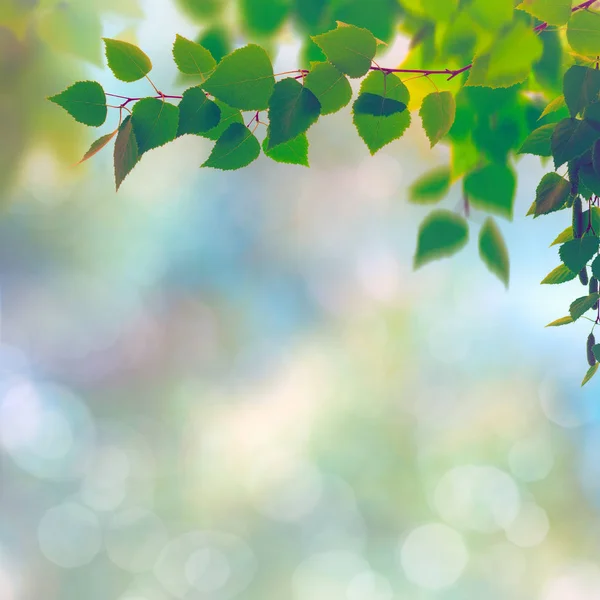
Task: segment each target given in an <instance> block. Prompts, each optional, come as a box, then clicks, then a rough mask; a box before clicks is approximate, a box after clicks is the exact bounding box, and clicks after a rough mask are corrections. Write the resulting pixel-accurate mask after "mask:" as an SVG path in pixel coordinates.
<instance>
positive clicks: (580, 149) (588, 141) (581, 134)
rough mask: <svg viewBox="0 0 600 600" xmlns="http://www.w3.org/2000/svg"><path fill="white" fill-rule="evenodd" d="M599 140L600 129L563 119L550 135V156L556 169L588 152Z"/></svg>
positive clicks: (579, 121)
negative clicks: (552, 157)
mask: <svg viewBox="0 0 600 600" xmlns="http://www.w3.org/2000/svg"><path fill="white" fill-rule="evenodd" d="M598 138H600V128H598V129H596V128H594V127H592V126H591V125H590V123H589V122H588V121H581V120H579V119H563V120H562V121H560V122H559V123H558V125H557V126H556V129H555V130H554V133H553V134H552V155H553V156H554V166H555V167H556V168H557V169H558V167H560V166H561V165H564V164H565V163H566V162H567V161H569V160H573V159H574V158H578V157H579V156H581V155H582V154H584V153H585V152H586V151H588V150H589V149H590V148H591V147H592V144H593V143H594V142H595V141H596V140H597V139H598Z"/></svg>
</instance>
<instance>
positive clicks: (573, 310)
mask: <svg viewBox="0 0 600 600" xmlns="http://www.w3.org/2000/svg"><path fill="white" fill-rule="evenodd" d="M599 298H600V294H589V296H582V297H581V298H577V300H575V301H574V302H573V303H572V304H571V306H570V307H569V313H570V315H571V318H572V319H573V321H577V319H579V318H580V317H582V316H583V315H584V314H585V313H586V312H587V311H588V310H590V309H591V308H592V307H593V306H594V304H596V302H597V301H598V299H599Z"/></svg>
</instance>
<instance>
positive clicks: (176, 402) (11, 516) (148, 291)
mask: <svg viewBox="0 0 600 600" xmlns="http://www.w3.org/2000/svg"><path fill="white" fill-rule="evenodd" d="M176 33H180V34H182V35H187V36H189V37H194V36H195V35H197V33H198V27H197V26H196V25H194V24H193V23H192V22H191V21H190V20H189V19H188V18H187V17H186V16H185V15H184V14H183V13H181V12H180V11H179V10H178V7H177V6H176V5H175V4H174V3H172V2H171V1H170V0H153V1H152V0H148V1H145V2H144V1H140V2H139V3H138V2H137V1H136V0H81V1H80V2H76V1H71V2H58V3H57V2H55V1H54V0H39V1H36V0H16V1H15V0H0V200H1V204H2V208H3V212H2V216H1V219H0V308H1V311H0V325H1V327H0V342H1V343H0V459H1V463H0V465H1V473H0V477H1V479H0V599H1V600H39V599H40V598H44V600H80V599H82V598H84V599H85V600H172V599H180V600H227V599H229V598H243V599H244V600H271V599H273V600H275V599H283V600H287V599H290V600H400V599H402V600H404V599H406V600H430V599H431V600H432V599H436V600H437V599H440V600H471V599H473V600H476V599H477V600H480V599H482V598H485V599H486V600H496V599H498V600H505V599H507V598H510V599H511V600H520V599H523V600H538V599H539V600H597V599H598V598H599V597H600V564H599V562H598V559H599V557H600V521H599V519H598V517H599V511H600V483H599V482H600V458H599V457H600V408H599V407H600V403H599V402H598V399H599V397H600V394H599V387H598V386H599V385H600V384H599V383H598V382H592V383H590V384H589V385H588V386H586V388H584V389H583V390H582V389H581V388H580V387H579V386H580V382H581V379H582V377H583V374H584V373H585V371H586V363H585V350H584V342H585V337H586V335H587V329H588V327H587V322H585V321H581V322H580V323H577V324H576V325H574V326H570V327H564V328H560V329H552V330H549V329H544V325H545V324H546V323H548V322H549V321H551V320H553V319H555V318H558V317H561V316H563V315H565V314H567V308H568V304H569V298H571V296H572V295H573V294H572V292H573V287H572V286H576V285H577V284H576V283H573V284H566V285H565V286H560V287H556V288H554V287H553V288H549V287H544V288H542V287H541V286H540V285H539V284H538V282H539V281H540V280H541V279H542V278H543V276H544V275H545V274H546V273H547V272H548V271H550V270H551V269H552V268H554V267H555V266H556V265H557V264H558V259H557V256H556V249H555V248H552V249H548V248H547V245H548V244H549V243H550V242H551V241H552V239H553V238H554V236H555V235H556V233H558V232H559V231H561V230H562V229H563V228H564V226H565V224H564V222H563V221H564V216H563V215H560V214H559V215H551V216H549V217H546V218H544V219H540V220H536V221H535V222H532V221H531V220H527V221H526V220H525V218H524V216H523V215H524V214H525V212H526V211H527V209H528V208H529V205H530V204H531V199H532V193H533V189H534V187H535V182H536V181H537V180H538V179H539V177H540V174H541V172H542V167H541V165H540V164H539V161H538V160H535V159H533V158H531V160H528V159H523V160H522V161H520V163H519V166H518V170H519V191H518V200H517V208H516V214H517V217H516V218H515V221H514V222H513V223H511V224H509V223H503V224H502V226H503V229H504V232H505V234H506V235H507V239H508V243H509V247H510V253H511V258H512V277H511V286H510V290H509V291H508V292H506V291H505V290H504V288H503V286H502V285H501V284H500V283H499V282H498V280H497V279H496V278H495V277H494V276H492V275H491V274H490V273H488V272H487V270H486V269H485V267H484V266H483V265H482V264H481V263H480V261H479V258H478V256H477V245H476V232H477V224H478V223H480V222H482V220H483V219H482V218H481V216H480V215H477V214H474V215H473V216H472V221H473V223H474V227H473V229H472V234H471V237H472V240H471V243H470V245H469V246H468V248H467V249H466V251H464V252H462V253H461V254H460V255H459V256H457V257H456V258H454V259H452V260H444V261H439V262H437V263H434V264H432V265H429V266H427V267H425V268H423V269H422V270H420V271H418V272H416V273H413V272H412V255H413V251H414V247H415V240H416V230H417V226H418V223H419V221H420V219H422V218H423V216H424V214H425V213H426V210H424V209H422V208H419V207H414V206H410V205H409V204H408V203H407V201H406V196H407V188H408V186H409V185H410V183H411V182H412V181H413V180H414V179H415V178H416V177H417V176H418V175H419V174H421V173H422V172H425V171H427V170H429V169H430V168H432V167H433V166H435V165H436V164H444V163H445V162H446V161H447V156H446V153H445V151H444V148H439V149H437V148H436V149H435V151H430V150H429V147H428V143H427V141H426V138H425V136H424V134H423V132H422V131H421V128H420V124H419V123H418V119H414V123H413V126H412V127H411V129H410V131H409V132H408V134H407V135H406V136H405V137H404V138H403V139H402V140H401V141H398V142H395V143H393V144H392V145H390V146H388V147H386V148H385V149H384V150H383V151H381V152H380V153H379V154H378V155H376V156H375V157H373V158H371V157H370V156H369V154H368V151H367V149H366V147H365V146H364V145H363V143H362V142H361V141H360V139H359V138H358V135H357V134H356V132H355V131H354V129H353V126H352V123H351V119H350V115H349V111H348V110H345V111H343V112H342V113H341V114H339V115H336V116H334V117H328V118H327V119H323V120H322V121H321V122H319V123H318V124H317V125H316V126H315V127H313V128H312V129H311V131H310V135H309V138H310V140H311V142H312V144H313V145H312V148H311V152H310V159H311V162H312V164H313V166H312V168H311V169H304V168H302V167H288V166H284V165H279V164H276V163H272V162H270V161H268V159H265V158H264V157H263V158H261V159H260V160H259V161H258V162H257V163H255V164H254V165H252V166H251V167H249V168H247V169H244V170H242V171H240V172H234V173H222V172H217V171H209V170H199V169H198V165H200V164H201V163H202V162H203V161H204V160H205V159H206V157H207V155H208V153H209V151H210V143H209V142H208V141H207V140H204V139H201V138H192V137H190V136H186V137H185V138H183V139H181V140H179V141H178V142H177V143H174V144H170V145H169V146H167V147H165V148H161V149H158V150H155V151H152V152H151V153H149V154H148V155H147V156H145V157H144V159H143V161H142V162H141V164H140V165H138V166H137V167H136V168H135V170H134V171H133V172H132V174H131V175H130V176H129V178H128V179H127V181H126V182H125V184H124V185H123V187H122V189H121V191H120V193H119V194H118V195H117V194H115V192H114V184H113V181H112V167H111V151H110V150H106V151H104V152H103V153H101V154H100V155H98V156H97V157H96V158H94V159H93V160H92V161H90V162H89V163H86V164H85V165H82V166H80V167H77V168H74V167H72V166H71V165H72V164H73V163H74V162H76V161H77V160H78V159H79V158H80V157H81V156H82V154H83V152H84V151H85V150H86V149H87V148H88V146H89V143H90V142H91V141H92V139H94V137H97V135H98V132H97V131H94V132H90V131H89V130H86V128H85V127H82V126H79V125H78V124H76V123H75V122H74V121H72V119H71V118H70V117H69V116H68V115H67V114H66V113H65V112H64V111H62V110H61V109H60V108H58V107H57V106H55V105H53V104H51V103H49V102H47V101H46V100H45V97H46V96H48V95H51V94H54V93H57V92H59V91H61V90H62V89H64V88H65V87H66V86H67V85H68V84H70V83H72V82H73V81H75V80H76V79H77V78H91V79H97V80H98V81H100V82H101V83H102V84H103V85H104V86H105V88H106V89H107V91H110V92H112V93H124V92H125V93H127V92H129V91H131V92H132V94H135V93H137V92H138V91H139V92H140V93H142V94H144V93H149V92H150V90H149V89H146V87H145V85H146V84H144V83H143V82H140V83H137V84H133V85H130V86H125V84H122V83H119V82H117V81H116V80H114V79H113V78H112V76H111V74H110V72H109V71H108V69H106V68H104V66H103V59H102V49H101V42H100V37H101V35H106V36H108V37H116V36H120V37H122V39H126V40H129V41H133V42H137V43H139V44H140V46H141V47H142V48H143V49H144V50H145V51H146V52H147V53H148V54H149V55H150V56H151V57H152V59H153V62H154V64H155V68H154V71H153V74H152V77H153V80H154V81H156V82H157V84H158V85H159V86H160V87H161V88H162V89H163V90H164V91H173V92H175V91H177V90H180V89H182V88H181V84H180V83H178V81H177V77H176V75H175V68H174V65H173V64H172V61H171V59H170V47H171V44H172V41H173V39H174V36H175V34H176ZM280 42H281V43H280V45H279V46H278V47H277V52H276V54H275V56H276V70H284V69H285V68H287V67H291V68H294V67H296V66H297V64H298V63H297V54H298V51H299V45H298V43H297V41H296V40H295V39H294V37H293V36H292V35H291V34H288V35H283V36H282V39H281V40H280ZM236 43H238V45H241V44H243V43H244V40H243V39H240V40H237V41H236ZM405 52H406V41H404V40H401V39H398V40H397V42H396V43H395V44H393V45H392V47H391V48H390V49H389V53H388V54H389V55H388V57H387V59H386V61H387V62H386V63H385V64H390V65H393V64H395V63H397V62H398V61H399V60H401V59H402V57H403V55H404V53H405ZM409 85H410V84H409ZM116 120H117V115H115V114H113V115H112V117H109V122H108V123H107V125H106V127H105V128H104V129H105V130H106V131H109V130H110V129H111V128H113V127H114V125H115V123H116ZM104 129H103V131H102V132H104ZM459 202H460V198H459V193H458V190H453V192H452V194H451V197H450V198H449V199H448V200H446V201H445V203H446V205H447V206H448V207H450V208H454V207H457V206H458V205H459ZM569 286H571V287H569ZM563 287H564V288H566V289H562V288H563Z"/></svg>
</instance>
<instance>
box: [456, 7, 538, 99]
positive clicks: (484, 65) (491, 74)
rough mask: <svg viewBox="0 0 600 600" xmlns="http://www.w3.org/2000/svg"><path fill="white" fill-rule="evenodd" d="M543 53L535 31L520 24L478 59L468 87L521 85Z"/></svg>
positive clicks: (470, 74) (474, 62)
mask: <svg viewBox="0 0 600 600" xmlns="http://www.w3.org/2000/svg"><path fill="white" fill-rule="evenodd" d="M487 1H488V3H489V0H487ZM490 6H494V5H493V4H490ZM542 51H543V46H542V42H541V41H540V40H539V39H538V37H537V35H536V34H535V33H534V32H533V30H532V29H531V28H530V27H529V26H528V25H526V24H525V23H523V22H521V21H517V22H515V23H514V25H513V26H512V27H511V28H510V29H509V30H508V31H506V32H505V33H504V34H503V35H501V36H500V37H499V38H498V39H497V40H496V41H495V42H494V43H493V45H491V46H490V47H488V48H486V49H485V50H484V51H483V52H480V53H478V54H476V55H475V59H474V61H473V67H472V68H471V70H470V72H469V78H468V80H467V83H466V85H469V86H476V85H482V86H487V87H492V88H498V87H510V86H512V85H514V84H515V83H520V82H521V81H524V80H525V79H527V77H529V74H530V72H531V70H532V67H533V64H534V63H535V62H536V61H538V60H539V59H540V57H541V56H542Z"/></svg>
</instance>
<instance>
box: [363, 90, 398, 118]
mask: <svg viewBox="0 0 600 600" xmlns="http://www.w3.org/2000/svg"><path fill="white" fill-rule="evenodd" d="M405 110H406V104H404V102H399V101H398V100H394V99H392V98H385V97H384V96H379V95H377V94H369V93H366V94H361V95H360V96H359V97H358V98H357V99H356V102H355V103H354V113H355V114H357V115H371V116H372V117H390V116H391V115H395V114H398V113H401V112H404V111H405Z"/></svg>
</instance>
